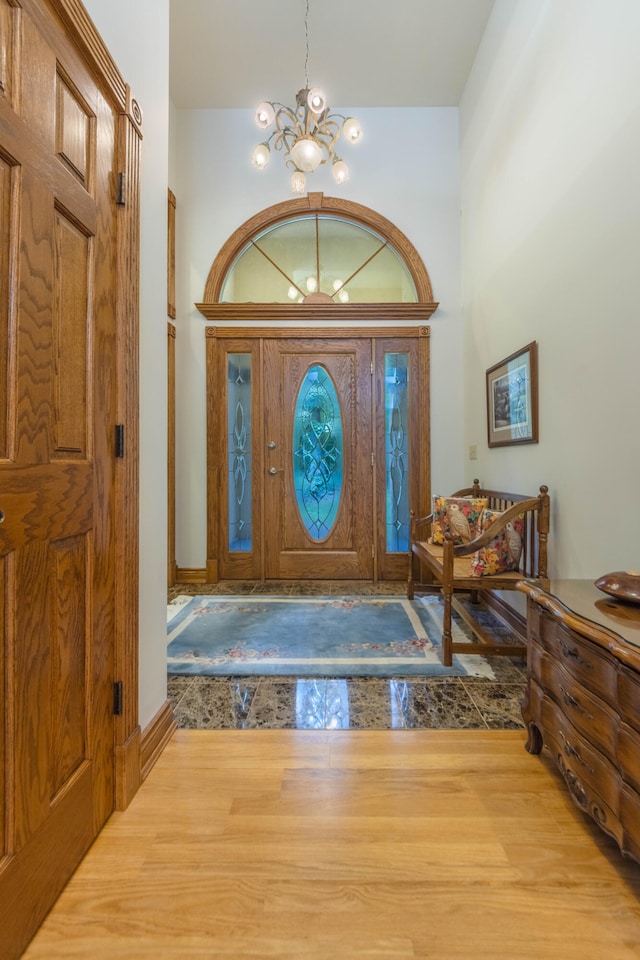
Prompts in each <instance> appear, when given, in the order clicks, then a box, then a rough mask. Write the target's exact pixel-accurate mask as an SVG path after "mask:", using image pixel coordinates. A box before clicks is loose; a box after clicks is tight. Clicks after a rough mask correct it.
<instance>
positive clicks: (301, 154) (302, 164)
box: [291, 137, 322, 173]
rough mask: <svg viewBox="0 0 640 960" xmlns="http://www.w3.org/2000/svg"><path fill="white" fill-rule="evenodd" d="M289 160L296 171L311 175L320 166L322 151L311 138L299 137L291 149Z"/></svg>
mask: <svg viewBox="0 0 640 960" xmlns="http://www.w3.org/2000/svg"><path fill="white" fill-rule="evenodd" d="M291 159H292V160H293V162H294V163H295V165H296V167H297V168H298V170H302V171H303V172H304V173H313V171H314V170H317V169H318V167H319V166H320V162H321V160H322V150H321V148H320V147H319V146H318V144H317V143H316V141H315V140H313V139H312V138H311V137H300V138H299V139H298V140H296V142H295V143H294V144H293V146H292V147H291Z"/></svg>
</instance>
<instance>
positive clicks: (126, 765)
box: [116, 726, 141, 810]
mask: <svg viewBox="0 0 640 960" xmlns="http://www.w3.org/2000/svg"><path fill="white" fill-rule="evenodd" d="M140 741H141V732H140V727H139V726H137V727H136V728H135V730H134V731H133V733H132V734H131V735H130V736H129V738H128V740H127V741H126V742H125V743H123V744H120V745H118V746H117V747H116V810H126V809H127V807H128V806H129V804H130V803H131V801H132V800H133V798H134V796H135V795H136V793H137V790H138V787H139V786H140V783H141V779H140Z"/></svg>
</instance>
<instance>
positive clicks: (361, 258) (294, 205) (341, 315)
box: [197, 193, 438, 322]
mask: <svg viewBox="0 0 640 960" xmlns="http://www.w3.org/2000/svg"><path fill="white" fill-rule="evenodd" d="M437 306H438V304H437V303H436V302H434V300H433V293H432V290H431V281H430V279H429V274H428V273H427V270H426V267H425V265H424V263H423V262H422V259H421V258H420V255H419V254H418V252H417V250H416V249H415V247H414V246H413V244H412V243H411V242H410V241H409V240H408V238H407V237H406V236H405V235H404V233H402V231H401V230H399V229H398V228H397V227H396V226H395V224H393V223H392V222H391V221H390V220H387V219H386V218H385V217H383V216H382V215H381V214H379V213H377V212H376V211H375V210H371V209H370V208H369V207H364V206H362V204H358V203H353V202H351V201H348V200H340V199H338V198H335V197H325V196H324V195H323V194H321V193H310V194H308V195H307V196H306V197H301V198H299V199H296V200H288V201H285V202H284V203H279V204H276V205H275V206H273V207H268V208H267V209H265V210H262V211H260V213H258V214H256V215H255V216H254V217H251V219H249V220H247V221H246V222H245V223H243V224H242V226H240V227H239V228H238V229H237V230H236V231H235V233H233V234H232V235H231V236H230V237H229V239H228V240H227V241H226V243H225V244H224V245H223V247H222V248H221V249H220V252H219V253H218V255H217V256H216V258H215V260H214V261H213V264H212V265H211V269H210V271H209V276H208V277H207V282H206V286H205V290H204V298H203V302H202V303H198V304H197V307H198V309H199V310H200V312H201V313H202V314H204V316H205V317H206V318H207V319H208V320H214V321H218V322H219V321H221V320H231V321H234V320H252V321H257V320H258V321H261V320H270V321H274V322H282V321H284V320H285V319H287V320H298V321H299V320H310V319H311V320H322V321H323V322H324V321H329V320H340V321H341V322H344V321H345V320H346V321H348V320H358V319H359V320H363V319H366V320H367V321H371V320H376V319H381V320H385V321H389V320H391V321H394V320H397V321H400V320H414V321H417V322H421V321H424V320H426V319H428V318H429V317H430V316H431V314H432V313H433V312H434V310H435V309H436V307H437Z"/></svg>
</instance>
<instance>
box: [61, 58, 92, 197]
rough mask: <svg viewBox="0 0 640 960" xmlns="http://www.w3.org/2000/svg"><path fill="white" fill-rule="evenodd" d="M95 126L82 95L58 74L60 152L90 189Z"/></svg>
mask: <svg viewBox="0 0 640 960" xmlns="http://www.w3.org/2000/svg"><path fill="white" fill-rule="evenodd" d="M94 130H95V124H94V123H93V122H92V117H91V115H90V112H89V111H88V109H87V107H86V106H85V104H84V103H83V102H82V100H81V98H80V96H79V95H78V94H77V93H76V92H75V91H74V90H72V88H71V86H70V85H69V84H68V83H67V82H66V80H65V78H64V77H62V76H61V75H60V72H58V76H57V84H56V153H57V154H58V156H59V157H60V159H61V160H62V161H63V162H64V163H65V164H66V166H67V167H68V168H69V169H70V170H71V172H72V173H73V174H74V176H76V177H77V178H78V180H80V182H81V183H82V184H83V185H84V186H85V187H86V188H87V189H89V179H90V171H91V157H92V152H93V151H92V137H93V131H94Z"/></svg>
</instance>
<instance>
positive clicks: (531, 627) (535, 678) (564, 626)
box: [518, 580, 640, 861]
mask: <svg viewBox="0 0 640 960" xmlns="http://www.w3.org/2000/svg"><path fill="white" fill-rule="evenodd" d="M518 589H520V590H522V591H523V592H524V593H525V594H526V595H527V597H528V600H527V640H528V644H527V693H526V695H525V700H524V703H523V706H522V715H523V718H524V721H525V723H526V725H527V730H528V736H527V744H526V747H527V750H528V751H529V752H530V753H534V754H537V753H540V751H541V750H542V747H543V746H546V747H548V749H549V750H550V752H551V754H552V756H553V758H554V760H555V762H556V764H557V766H558V768H559V770H560V772H561V774H562V776H563V777H564V780H565V782H566V784H567V787H568V788H569V791H570V793H571V796H572V797H573V799H574V800H575V802H576V803H577V804H578V806H579V807H580V808H581V809H582V810H584V811H585V813H588V814H590V816H592V817H593V819H594V820H595V821H596V822H597V823H598V824H599V825H600V826H601V827H602V829H603V830H605V831H606V832H607V833H608V834H610V835H611V836H612V837H614V839H615V840H616V842H617V843H618V845H619V847H620V849H621V851H622V852H623V853H624V854H626V855H628V856H630V857H633V858H634V859H635V860H637V861H640V607H638V606H633V605H631V604H628V603H624V602H622V601H618V600H615V599H612V598H611V597H609V596H603V594H602V593H601V592H600V591H599V590H598V589H597V588H596V587H595V585H594V584H593V583H592V581H589V580H551V581H549V586H548V587H547V588H546V589H543V588H542V587H541V586H540V585H539V584H536V583H534V582H530V581H527V580H523V581H522V582H521V583H520V584H519V587H518Z"/></svg>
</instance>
